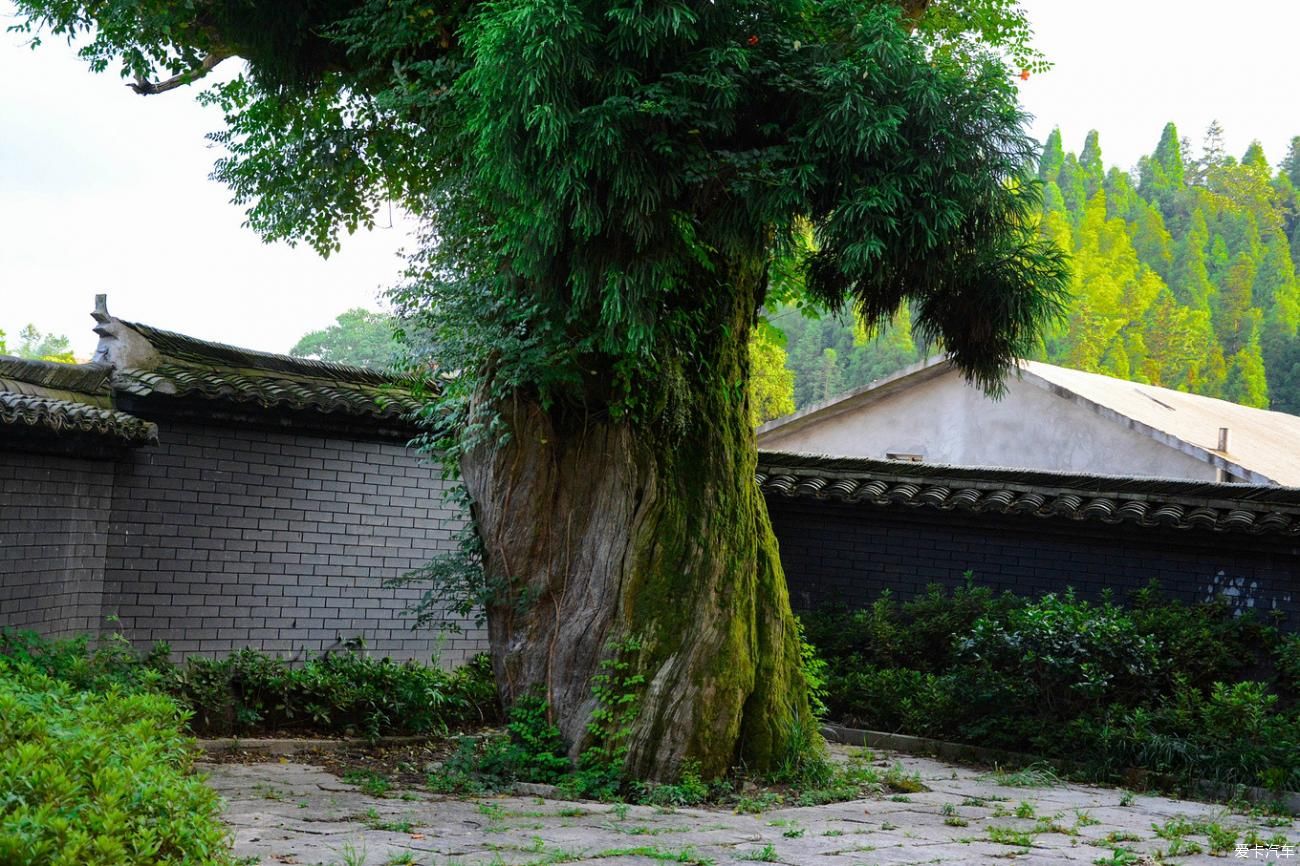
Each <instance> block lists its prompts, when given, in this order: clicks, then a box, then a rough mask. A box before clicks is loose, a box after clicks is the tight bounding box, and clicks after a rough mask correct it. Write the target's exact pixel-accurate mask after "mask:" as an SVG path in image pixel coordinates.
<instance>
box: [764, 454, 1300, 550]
mask: <svg viewBox="0 0 1300 866" xmlns="http://www.w3.org/2000/svg"><path fill="white" fill-rule="evenodd" d="M757 480H758V484H759V487H760V489H761V490H762V491H763V492H764V493H765V494H767V495H769V496H783V497H790V498H804V499H811V500H822V501H826V500H829V501H834V502H845V503H859V504H863V505H873V506H882V507H898V506H903V507H914V508H929V509H937V510H941V511H966V512H975V513H990V512H992V513H1001V514H1022V515H1032V516H1034V517H1041V518H1050V519H1058V520H1061V519H1064V520H1078V521H1096V522H1099V523H1103V524H1128V525H1132V526H1139V527H1168V528H1174V529H1197V530H1202V531H1212V532H1244V533H1250V534H1254V535H1264V534H1267V535H1287V536H1298V535H1300V488H1294V487H1276V486H1272V485H1267V486H1263V485H1261V486H1256V485H1247V484H1215V483H1209V482H1199V481H1178V480H1172V479H1161V478H1129V477H1122V476H1103V475H1078V474H1073V473H1054V472H1032V471H1025V470H1019V469H992V468H984V467H962V466H942V465H937V464H929V463H903V462H898V461H893V460H869V459H863V458H846V457H817V456H812V455H807V454H784V453H780V452H772V451H762V452H759V459H758V475H757Z"/></svg>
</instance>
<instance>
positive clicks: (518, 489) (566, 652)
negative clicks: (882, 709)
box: [462, 269, 810, 780]
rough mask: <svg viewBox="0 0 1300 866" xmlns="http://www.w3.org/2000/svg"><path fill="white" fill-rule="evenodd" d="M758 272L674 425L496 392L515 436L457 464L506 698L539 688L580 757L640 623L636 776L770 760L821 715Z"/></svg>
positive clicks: (631, 765)
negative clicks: (756, 330)
mask: <svg viewBox="0 0 1300 866" xmlns="http://www.w3.org/2000/svg"><path fill="white" fill-rule="evenodd" d="M763 279H764V275H763V274H762V273H761V269H755V270H754V271H753V272H751V273H749V274H747V275H745V276H742V277H741V278H739V279H738V280H737V281H736V282H737V283H738V285H737V287H736V288H735V289H734V292H733V294H734V297H732V298H730V299H729V312H728V315H727V316H726V319H727V321H726V322H725V323H723V324H722V325H721V327H720V328H719V331H718V333H717V334H715V335H714V337H713V339H712V340H711V345H710V347H709V350H708V357H707V359H706V363H707V364H708V366H709V369H710V370H711V373H710V375H709V376H708V377H706V381H707V382H712V383H714V384H713V385H712V386H711V387H710V386H709V385H707V384H705V385H701V386H696V387H694V388H693V389H692V390H691V392H690V393H689V395H688V396H689V399H688V400H686V401H684V402H683V405H685V406H687V407H688V409H687V411H688V412H689V416H688V417H686V418H685V419H683V420H684V425H683V427H682V428H681V429H680V430H675V431H674V430H670V429H646V428H637V427H633V426H631V425H630V424H627V423H621V422H617V421H611V420H609V419H608V418H600V417H590V416H589V417H586V418H581V419H578V420H577V421H574V420H573V419H572V418H571V417H570V418H568V419H566V420H563V421H561V420H558V419H557V418H556V417H555V416H554V415H552V414H550V413H548V412H546V411H545V410H543V409H542V408H541V406H539V405H538V403H537V402H536V401H532V400H528V399H524V398H523V397H520V398H519V399H518V400H517V401H516V402H511V403H508V404H506V405H501V406H498V407H497V408H498V410H499V411H500V413H501V414H502V416H503V420H504V421H505V422H506V424H507V425H508V427H509V429H510V431H511V437H510V438H509V440H508V441H507V442H505V443H504V444H502V445H495V446H492V447H482V448H479V449H478V450H477V451H475V452H473V453H471V454H470V455H469V456H468V457H467V458H466V459H465V460H464V461H463V464H462V470H463V475H464V479H465V482H466V484H467V485H468V487H469V491H470V494H471V496H472V498H473V501H474V510H475V518H476V520H477V523H478V527H479V532H480V534H481V537H482V540H483V543H484V547H485V568H486V570H487V572H488V574H489V576H491V577H493V578H496V579H499V580H500V581H501V582H502V584H503V585H504V586H505V587H507V588H508V589H507V590H506V591H505V592H502V593H500V597H499V598H497V600H496V601H495V602H494V603H493V604H492V605H491V606H490V608H489V612H488V613H489V632H490V637H491V645H492V658H493V665H494V668H495V670H496V674H497V680H498V683H499V686H500V689H501V693H502V697H503V698H504V700H505V701H506V703H507V704H509V703H511V702H513V701H514V700H515V699H516V698H518V697H520V696H521V695H525V694H528V693H530V692H532V691H540V692H541V693H543V694H544V695H545V697H546V698H547V700H548V701H549V703H550V706H551V709H552V712H553V714H554V720H555V722H556V724H557V725H558V726H559V728H560V730H561V732H562V733H563V734H564V736H565V737H566V739H567V741H568V742H569V743H570V744H571V749H572V752H573V754H574V755H575V756H576V754H577V753H578V751H580V749H581V748H582V746H583V744H584V742H585V741H586V738H587V732H586V726H587V723H588V721H589V720H590V718H591V713H592V710H593V709H594V708H595V701H594V699H593V697H592V683H591V678H592V676H593V675H594V674H596V673H597V672H598V671H599V666H600V663H601V660H602V659H604V658H606V657H607V656H608V651H607V647H608V646H609V645H610V643H611V641H619V640H621V639H623V638H626V637H629V636H635V637H638V638H639V639H640V641H641V642H642V647H643V648H642V650H641V652H640V658H639V659H638V665H639V669H640V671H641V672H642V673H643V675H644V676H645V678H646V683H645V686H644V689H643V691H642V693H641V695H640V698H639V705H638V715H637V720H636V722H635V724H634V727H633V732H632V734H631V737H630V742H629V749H628V755H627V761H626V770H627V772H628V773H629V774H630V775H631V776H633V777H635V778H641V779H657V780H669V779H673V778H675V777H676V776H677V774H678V773H679V772H680V769H681V766H682V762H683V761H686V760H691V761H698V762H699V764H700V768H701V770H702V772H703V773H704V774H705V775H706V777H715V776H718V775H721V774H722V773H724V772H726V771H727V770H728V769H729V768H730V767H732V766H734V765H735V764H736V763H737V762H744V763H745V764H746V765H747V766H750V767H757V768H763V767H769V766H772V765H774V764H775V763H776V762H778V761H779V760H780V759H781V758H782V757H783V756H784V753H785V750H786V748H787V744H788V742H789V739H790V737H791V734H792V732H793V731H794V729H795V727H796V726H798V725H801V724H808V723H809V721H810V720H809V718H808V704H807V694H806V687H805V684H804V681H803V676H802V673H801V671H800V669H799V642H798V636H797V630H796V625H795V622H794V617H793V614H792V613H791V610H790V603H789V598H788V595H787V591H786V586H785V578H784V574H783V573H782V570H781V564H780V560H779V558H778V555H777V544H776V539H775V537H774V536H773V534H772V528H771V525H770V524H769V522H768V518H767V511H766V508H765V506H764V503H763V500H762V496H761V494H760V493H759V491H758V489H757V486H756V485H755V483H754V470H755V462H756V459H757V452H756V450H755V445H754V434H753V429H752V428H751V427H750V423H749V416H748V408H747V407H748V394H747V392H746V389H745V387H744V384H743V383H745V382H746V381H747V376H746V372H747V369H746V368H747V366H748V339H749V334H750V330H751V328H752V327H753V324H754V319H755V310H756V309H757V303H758V297H759V296H760V294H759V293H760V291H761V284H762V280H763ZM729 383H735V384H734V385H732V386H728V384H729ZM663 427H668V422H665V423H664V425H663Z"/></svg>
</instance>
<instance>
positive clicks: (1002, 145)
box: [20, 0, 1064, 421]
mask: <svg viewBox="0 0 1300 866" xmlns="http://www.w3.org/2000/svg"><path fill="white" fill-rule="evenodd" d="M163 5H164V6H166V8H163V6H159V5H157V4H144V5H143V6H141V5H140V4H134V3H125V2H119V0H115V2H109V3H103V4H95V5H93V6H86V7H82V6H81V5H80V4H76V3H69V2H66V0H23V2H22V3H21V4H20V7H21V9H22V10H23V11H24V12H25V13H26V15H27V16H28V19H29V20H28V22H27V24H25V25H20V26H24V27H32V26H44V27H47V28H49V29H51V30H52V31H53V32H55V33H58V34H66V35H69V36H76V37H81V38H83V39H88V40H89V41H88V42H86V43H85V44H84V46H83V53H84V54H85V56H86V57H87V58H88V59H89V60H91V62H92V65H93V66H94V67H95V68H104V67H105V66H107V65H108V64H109V63H110V61H111V60H112V59H113V58H114V57H118V58H120V60H121V62H122V64H123V70H124V72H125V73H126V74H129V75H131V76H133V77H136V76H139V77H150V76H152V77H160V76H161V75H163V74H165V73H178V72H179V73H185V72H186V71H187V70H194V69H196V68H198V65H199V64H200V63H201V60H202V58H203V57H206V56H209V55H213V54H216V55H221V56H224V55H236V56H239V57H241V58H243V59H245V60H247V61H248V68H247V72H246V73H245V74H244V75H241V76H239V77H238V78H236V79H235V80H233V81H231V82H228V83H224V84H220V85H217V86H216V87H215V88H214V89H213V90H212V91H210V92H209V94H208V95H207V96H206V97H205V98H207V99H208V100H210V101H212V102H214V103H216V104H218V105H219V106H220V107H221V108H222V109H223V111H224V112H225V114H226V119H227V127H226V129H224V130H222V131H220V132H218V133H216V134H215V135H214V140H215V141H217V142H218V143H219V144H221V145H222V146H223V147H224V148H225V149H226V150H227V152H228V155H227V156H226V157H223V158H222V159H221V160H220V161H219V162H218V164H217V167H216V170H215V172H214V176H215V177H217V178H218V179H220V180H222V181H224V182H226V183H227V184H229V185H230V186H231V188H232V190H233V191H234V195H235V199H236V201H237V202H240V203H243V204H245V205H247V206H248V207H249V223H250V225H251V226H252V227H253V228H255V229H256V230H258V231H259V232H261V233H262V234H263V235H265V236H266V237H268V238H275V239H286V240H290V241H295V240H305V241H307V242H309V243H311V244H312V245H313V246H315V247H316V248H318V249H320V250H321V251H322V252H328V251H330V250H332V249H334V248H336V246H337V244H338V236H339V232H340V231H341V230H343V231H349V232H350V231H354V230H355V229H357V228H359V227H363V226H368V225H370V224H371V223H372V221H373V215H374V213H375V211H376V209H377V208H379V207H380V206H382V204H383V203H384V202H385V201H389V200H392V201H397V202H399V203H401V204H403V205H405V206H407V207H408V208H410V209H412V210H414V211H416V212H418V213H421V214H423V215H425V216H427V218H428V221H429V228H428V233H427V234H426V235H425V238H424V244H425V246H424V249H423V250H422V251H421V252H420V253H417V255H416V257H415V258H414V259H413V262H412V280H411V282H410V283H409V284H408V286H407V287H406V289H405V290H403V291H401V292H399V295H398V298H399V300H400V301H402V302H403V303H405V304H407V305H408V309H407V312H408V313H424V314H427V315H425V316H423V317H419V316H417V317H416V319H417V321H423V323H424V325H425V326H426V327H427V328H428V329H429V330H431V331H434V332H437V331H438V330H439V329H441V328H445V327H447V322H448V321H451V322H454V323H455V324H454V327H456V328H459V329H461V330H464V329H465V328H473V329H476V330H478V331H479V332H480V336H479V337H478V338H477V339H473V340H468V339H460V338H447V337H445V336H439V335H438V334H436V333H434V334H432V335H428V336H426V337H423V338H421V339H422V340H423V342H422V344H421V347H422V348H423V349H426V350H427V349H438V348H447V347H449V346H451V345H452V344H455V345H456V346H457V347H458V348H460V349H465V350H470V349H472V350H473V351H472V352H470V353H469V354H466V355H463V356H462V355H455V354H452V355H449V356H443V357H438V358H437V360H438V361H439V363H440V366H441V367H442V368H443V369H444V370H450V371H472V372H474V373H476V374H479V373H484V372H488V373H489V374H488V376H487V377H486V378H487V380H488V381H490V382H493V383H497V384H499V388H498V390H499V392H500V393H502V394H504V393H506V392H508V391H510V390H511V389H517V388H524V389H526V390H530V391H533V392H535V393H538V394H539V395H540V396H541V397H542V399H543V401H544V402H546V403H548V404H551V405H554V404H555V403H556V402H557V401H558V402H560V403H571V404H580V405H582V406H584V407H587V408H588V409H590V408H591V407H593V406H596V407H605V408H604V409H601V410H599V411H609V412H612V413H614V414H615V415H619V414H624V415H629V416H635V417H639V418H642V419H644V420H652V419H658V420H660V421H662V420H663V419H665V418H667V417H670V416H673V415H674V414H678V413H680V407H678V408H675V406H677V404H679V403H680V402H681V400H680V399H677V398H674V397H672V396H671V394H670V395H668V396H667V397H666V396H665V395H664V393H663V392H664V391H665V388H664V383H673V382H677V383H679V386H677V387H676V390H679V391H681V392H682V393H683V394H684V393H685V392H687V391H690V390H691V389H698V388H700V387H707V388H713V387H718V386H719V385H724V386H726V387H730V384H729V383H717V382H713V381H712V380H711V375H712V374H711V372H710V370H709V368H708V363H707V362H706V360H705V359H706V358H707V357H708V355H709V351H708V346H709V345H710V344H711V341H714V340H716V339H717V337H718V333H717V329H718V327H719V323H720V322H721V321H724V320H725V319H726V315H725V313H724V311H725V308H726V306H727V303H728V298H730V297H731V293H732V291H733V287H734V285H735V284H737V282H743V281H744V280H746V279H753V275H754V274H755V273H758V274H761V273H762V272H763V270H764V269H765V268H766V267H767V266H768V265H769V264H770V263H771V262H772V261H773V260H775V259H779V258H782V257H785V258H786V259H787V260H789V261H792V263H793V266H794V268H795V271H796V272H798V275H799V277H800V279H799V280H798V281H797V282H798V284H799V285H800V286H803V287H806V289H807V290H808V291H809V292H810V293H811V294H812V295H813V296H815V297H816V298H818V299H819V300H820V301H821V302H822V303H823V304H825V305H826V306H829V307H831V308H836V309H852V310H853V311H855V312H856V313H857V314H859V315H861V316H862V317H863V318H864V319H866V320H867V321H868V322H869V323H878V322H884V321H887V320H889V319H890V318H892V316H893V315H894V313H895V312H896V310H897V309H898V307H899V305H900V304H901V303H903V302H904V301H908V302H910V304H911V306H912V324H913V327H914V328H915V329H916V330H917V331H918V333H920V334H923V335H925V336H926V337H927V338H930V339H934V340H942V344H943V346H944V347H945V348H946V350H947V351H949V352H950V353H951V354H952V355H953V356H954V358H955V360H956V361H957V363H958V364H959V365H960V366H961V367H962V369H964V370H965V371H966V372H967V373H968V375H970V376H971V377H972V378H973V379H975V380H977V381H978V382H980V383H981V384H983V385H984V386H986V387H995V385H996V382H997V381H998V378H999V376H1000V374H1001V373H1002V371H1003V370H1004V369H1005V367H1006V365H1007V363H1008V362H1009V361H1010V359H1011V358H1012V357H1013V356H1015V355H1017V354H1023V353H1024V352H1025V351H1027V350H1028V348H1029V347H1030V345H1031V344H1032V341H1033V338H1034V334H1035V331H1036V328H1037V325H1038V323H1039V322H1041V321H1042V319H1043V318H1044V317H1046V316H1049V315H1050V314H1051V313H1052V312H1053V310H1054V309H1055V308H1056V305H1057V303H1058V297H1059V288H1060V285H1061V283H1062V279H1063V275H1064V266H1063V260H1062V258H1061V256H1060V254H1059V253H1058V252H1056V251H1055V250H1054V249H1053V248H1052V247H1051V246H1050V244H1048V243H1045V242H1044V241H1043V240H1041V239H1040V238H1039V237H1038V235H1037V234H1036V233H1035V232H1034V230H1033V225H1032V223H1033V215H1034V213H1035V211H1036V209H1037V191H1036V186H1035V181H1033V180H1032V179H1031V177H1029V176H1028V173H1027V170H1028V169H1029V167H1030V164H1031V156H1032V150H1033V148H1034V145H1033V143H1032V142H1031V141H1030V140H1029V139H1028V138H1027V137H1026V136H1025V135H1024V132H1023V124H1024V118H1023V116H1022V114H1021V113H1020V110H1019V109H1018V107H1017V105H1016V97H1015V90H1014V88H1013V86H1012V84H1011V81H1010V79H1011V72H1012V70H1009V69H1008V68H1007V66H1006V65H1005V62H1004V61H1002V60H999V59H997V58H996V57H994V56H992V55H990V54H989V50H990V49H994V50H1001V51H1004V52H1006V54H1007V55H1009V56H1010V57H1012V58H1013V59H1014V60H1015V62H1016V63H1017V65H1018V66H1023V67H1024V68H1027V69H1034V70H1039V69H1043V68H1046V65H1045V64H1044V63H1043V61H1042V59H1041V58H1040V57H1039V56H1038V55H1037V54H1036V53H1035V52H1034V51H1033V49H1032V48H1031V47H1030V45H1029V38H1030V30H1029V27H1028V25H1027V23H1026V21H1025V18H1024V15H1023V13H1022V12H1021V10H1020V9H1019V7H1018V6H1017V5H1016V4H1015V3H1013V2H1009V0H947V2H935V3H930V4H909V3H901V4H895V3H889V2H879V0H832V2H818V3H812V2H807V0H780V2H771V0H768V2H757V0H744V2H733V3H727V4H704V5H700V4H693V3H685V2H672V3H663V4H657V5H654V6H650V7H647V6H645V5H644V4H640V3H634V2H618V3H613V4H610V3H606V2H594V0H588V2H578V0H537V2H527V3H525V2H518V0H490V2H483V3H475V4H469V3H464V2H443V3H440V4H436V5H432V6H431V5H429V4H423V3H415V2H412V0H396V2H378V0H362V2H343V0H300V2H295V3H293V4H272V3H248V4H234V5H232V4H218V3H208V2H203V0H194V2H191V3H186V4H179V5H167V4H163ZM809 225H811V226H812V227H813V231H814V235H815V238H816V244H815V251H811V252H809V253H808V254H807V255H802V256H794V257H791V256H789V255H788V253H790V252H791V251H793V250H797V249H798V248H799V243H800V239H801V238H803V237H805V236H806V233H807V227H808V226H809ZM453 294H454V295H458V296H460V298H462V299H463V298H464V297H465V296H467V295H468V296H471V297H472V298H473V302H472V303H471V304H470V305H469V306H468V307H465V306H463V305H462V304H461V303H460V302H459V301H458V300H457V299H455V298H453V297H452V295H453ZM457 309H462V310H464V311H465V312H467V313H472V314H473V315H472V316H468V317H467V318H466V319H465V320H464V321H461V320H459V319H457V317H456V315H455V310H457ZM489 371H490V372H489ZM668 390H669V391H670V392H671V391H673V390H674V387H671V386H670V387H669V388H668ZM446 393H448V394H451V395H455V394H456V393H457V389H455V388H450V389H447V392H446ZM681 399H685V398H684V397H683V398H681Z"/></svg>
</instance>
